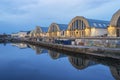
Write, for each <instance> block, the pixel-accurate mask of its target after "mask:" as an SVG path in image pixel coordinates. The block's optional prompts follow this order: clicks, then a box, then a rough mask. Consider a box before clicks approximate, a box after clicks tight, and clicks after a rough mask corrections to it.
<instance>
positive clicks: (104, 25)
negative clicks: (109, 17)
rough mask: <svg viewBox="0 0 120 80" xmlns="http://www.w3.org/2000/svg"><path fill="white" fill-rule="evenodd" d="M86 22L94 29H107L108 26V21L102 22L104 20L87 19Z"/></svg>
mask: <svg viewBox="0 0 120 80" xmlns="http://www.w3.org/2000/svg"><path fill="white" fill-rule="evenodd" d="M86 19H87V18H86ZM87 21H88V23H89V25H90V27H95V28H107V26H108V25H109V21H104V20H95V19H87Z"/></svg>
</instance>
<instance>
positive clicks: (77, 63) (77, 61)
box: [68, 56, 97, 70]
mask: <svg viewBox="0 0 120 80" xmlns="http://www.w3.org/2000/svg"><path fill="white" fill-rule="evenodd" d="M68 59H69V61H70V63H71V64H72V66H73V67H75V68H76V69H80V70H82V69H85V68H87V67H89V66H92V65H96V64H97V63H95V62H93V61H91V60H87V59H84V58H78V57H73V56H69V58H68Z"/></svg>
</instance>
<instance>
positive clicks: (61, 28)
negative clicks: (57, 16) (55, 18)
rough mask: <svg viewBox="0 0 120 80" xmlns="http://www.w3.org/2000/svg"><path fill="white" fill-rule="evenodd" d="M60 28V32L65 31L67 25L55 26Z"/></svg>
mask: <svg viewBox="0 0 120 80" xmlns="http://www.w3.org/2000/svg"><path fill="white" fill-rule="evenodd" d="M57 25H58V26H59V28H60V30H61V31H62V30H67V27H68V25H67V24H57Z"/></svg>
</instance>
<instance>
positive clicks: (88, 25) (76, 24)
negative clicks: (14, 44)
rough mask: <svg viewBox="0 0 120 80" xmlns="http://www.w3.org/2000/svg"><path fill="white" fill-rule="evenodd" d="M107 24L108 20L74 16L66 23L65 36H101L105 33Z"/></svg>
mask: <svg viewBox="0 0 120 80" xmlns="http://www.w3.org/2000/svg"><path fill="white" fill-rule="evenodd" d="M108 24H109V21H103V20H94V19H88V18H85V17H82V16H76V17H75V18H73V19H72V20H71V22H70V23H69V25H68V29H67V36H68V37H74V38H80V37H96V36H103V35H105V34H107V26H108Z"/></svg>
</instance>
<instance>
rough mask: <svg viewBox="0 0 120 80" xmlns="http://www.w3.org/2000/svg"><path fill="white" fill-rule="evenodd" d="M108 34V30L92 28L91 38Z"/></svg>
mask: <svg viewBox="0 0 120 80" xmlns="http://www.w3.org/2000/svg"><path fill="white" fill-rule="evenodd" d="M105 34H107V29H100V28H91V36H92V37H94V36H102V35H105Z"/></svg>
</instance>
